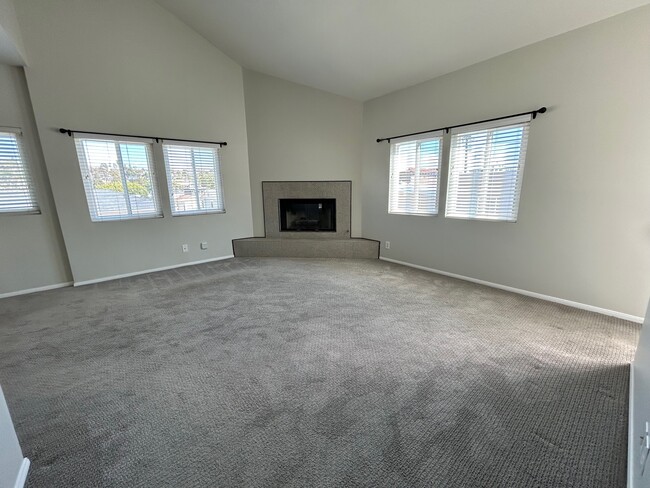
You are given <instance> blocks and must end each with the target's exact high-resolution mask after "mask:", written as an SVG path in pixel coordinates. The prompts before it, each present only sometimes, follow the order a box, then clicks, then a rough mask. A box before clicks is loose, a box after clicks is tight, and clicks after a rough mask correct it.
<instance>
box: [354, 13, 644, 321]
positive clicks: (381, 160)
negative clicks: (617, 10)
mask: <svg viewBox="0 0 650 488" xmlns="http://www.w3.org/2000/svg"><path fill="white" fill-rule="evenodd" d="M648 25H650V7H644V8H640V9H637V10H634V11H631V12H629V13H625V14H622V15H620V16H616V17H612V18H610V19H608V20H605V21H602V22H599V23H597V24H593V25H590V26H587V27H584V28H581V29H578V30H575V31H572V32H569V33H567V34H564V35H561V36H558V37H555V38H552V39H549V40H546V41H543V42H540V43H537V44H534V45H531V46H529V47H526V48H523V49H520V50H517V51H514V52H512V53H509V54H506V55H503V56H499V57H497V58H494V59H492V60H489V61H486V62H483V63H480V64H477V65H474V66H472V67H469V68H466V69H463V70H461V71H457V72H455V73H451V74H449V75H446V76H443V77H440V78H437V79H434V80H431V81H429V82H427V83H424V84H421V85H417V86H414V87H411V88H408V89H404V90H401V91H398V92H395V93H392V94H390V95H387V96H384V97H381V98H378V99H375V100H372V101H369V102H367V103H366V104H365V105H364V122H363V232H364V237H367V238H373V239H380V240H382V241H387V240H388V241H391V248H390V250H387V249H385V248H384V246H382V254H383V255H384V256H385V257H388V258H392V259H397V260H400V261H405V262H410V263H414V264H417V265H421V266H426V267H429V268H433V269H439V270H442V271H446V272H450V273H456V274H459V275H463V276H468V277H471V278H476V279H481V280H485V281H489V282H493V283H498V284H501V285H507V286H511V287H515V288H519V289H523V290H528V291H532V292H537V293H541V294H544V295H550V296H554V297H559V298H563V299H566V300H572V301H575V302H579V303H584V304H588V305H592V306H597V307H601V308H605V309H608V310H614V311H617V312H622V313H627V314H631V315H634V316H643V313H644V311H645V305H646V303H647V299H648V296H649V295H650V280H648V276H650V253H649V252H648V250H649V246H650V214H648V209H649V208H650V192H649V191H648V181H650V164H648V156H647V155H648V154H649V153H650V138H649V137H648V134H650V116H648V114H649V113H650V90H648V87H649V86H650V63H649V62H648V60H649V59H650V29H648ZM542 105H546V106H547V107H548V108H549V111H548V112H547V113H546V114H545V115H543V116H540V117H539V118H538V119H537V120H535V121H534V122H533V123H532V127H531V130H530V137H529V141H528V154H527V158H526V167H525V173H524V178H523V187H522V193H521V202H520V207H519V217H518V222H516V223H495V222H478V221H465V220H453V219H446V218H445V217H444V199H445V193H446V192H445V186H446V171H445V167H444V166H443V177H442V184H441V190H442V191H441V214H440V215H439V216H437V217H416V216H401V215H389V214H388V213H387V206H388V176H389V145H388V144H387V143H385V142H384V143H380V144H378V143H377V142H375V139H376V138H378V137H387V136H392V135H396V134H402V133H408V132H412V131H419V130H426V129H430V128H435V127H441V126H445V125H453V124H459V123H467V122H472V121H474V120H480V119H485V118H490V117H496V116H501V115H507V114H511V113H518V112H522V111H525V110H532V109H536V108H538V107H540V106H542ZM446 142H447V146H448V139H447V140H446Z"/></svg>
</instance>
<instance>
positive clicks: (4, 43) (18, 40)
mask: <svg viewBox="0 0 650 488" xmlns="http://www.w3.org/2000/svg"><path fill="white" fill-rule="evenodd" d="M25 60H26V56H25V47H24V45H23V38H22V35H21V33H20V26H19V25H18V19H17V18H16V9H15V8H14V0H0V64H2V63H4V64H10V65H14V66H22V65H24V64H25Z"/></svg>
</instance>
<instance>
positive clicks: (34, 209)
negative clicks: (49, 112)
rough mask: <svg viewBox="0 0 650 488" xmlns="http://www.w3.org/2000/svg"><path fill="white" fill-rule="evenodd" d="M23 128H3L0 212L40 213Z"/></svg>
mask: <svg viewBox="0 0 650 488" xmlns="http://www.w3.org/2000/svg"><path fill="white" fill-rule="evenodd" d="M22 141H23V136H22V132H21V131H20V129H13V128H12V129H9V128H0V213H5V214H7V213H40V210H39V208H38V203H37V202H36V191H35V188H34V180H33V179H32V177H31V173H30V169H29V165H28V163H27V159H26V157H25V150H24V148H23V142H22Z"/></svg>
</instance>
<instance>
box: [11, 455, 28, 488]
mask: <svg viewBox="0 0 650 488" xmlns="http://www.w3.org/2000/svg"><path fill="white" fill-rule="evenodd" d="M29 464H30V463H29V459H27V458H23V463H22V464H21V465H20V470H19V471H18V476H17V477H16V483H15V484H14V488H23V487H24V486H25V481H27V473H28V472H29Z"/></svg>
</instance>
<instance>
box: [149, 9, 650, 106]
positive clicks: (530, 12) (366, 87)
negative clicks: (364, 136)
mask: <svg viewBox="0 0 650 488" xmlns="http://www.w3.org/2000/svg"><path fill="white" fill-rule="evenodd" d="M157 1H158V3H159V4H160V5H162V6H163V7H165V8H167V9H168V10H169V11H171V12H172V13H174V14H175V15H176V16H178V17H179V18H180V19H182V20H183V21H184V22H186V23H187V24H188V25H190V26H191V27H192V28H194V29H195V30H196V31H198V32H199V33H200V34H202V35H203V36H204V37H205V38H207V39H208V40H209V41H210V42H212V43H213V44H214V45H215V46H216V47H218V48H219V49H220V50H221V51H223V52H225V53H226V54H227V55H229V56H230V57H231V58H233V59H234V60H235V61H237V62H238V63H240V64H241V65H242V66H244V67H246V68H249V69H252V70H255V71H260V72H263V73H266V74H269V75H273V76H277V77H280V78H284V79H286V80H290V81H293V82H296V83H301V84H304V85H308V86H312V87H315V88H320V89H322V90H326V91H329V92H332V93H336V94H339V95H343V96H347V97H350V98H354V99H357V100H367V99H370V98H374V97H377V96H380V95H383V94H386V93H389V92H391V91H394V90H397V89H400V88H405V87H407V86H411V85H414V84H417V83H420V82H422V81H425V80H428V79H431V78H434V77H436V76H440V75H443V74H445V73H449V72H451V71H455V70H457V69H460V68H463V67H465V66H469V65H471V64H474V63H477V62H479V61H483V60H485V59H489V58H491V57H494V56H497V55H499V54H502V53H505V52H508V51H512V50H514V49H517V48H520V47H523V46H526V45H528V44H532V43H534V42H537V41H541V40H543V39H546V38H549V37H552V36H555V35H558V34H561V33H564V32H567V31H569V30H572V29H576V28H578V27H581V26H584V25H587V24H591V23H593V22H597V21H599V20H602V19H605V18H607V17H611V16H613V15H616V14H618V13H622V12H624V11H627V10H630V9H633V8H636V7H639V6H641V5H645V4H648V3H650V1H649V0H399V1H398V0H157Z"/></svg>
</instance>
